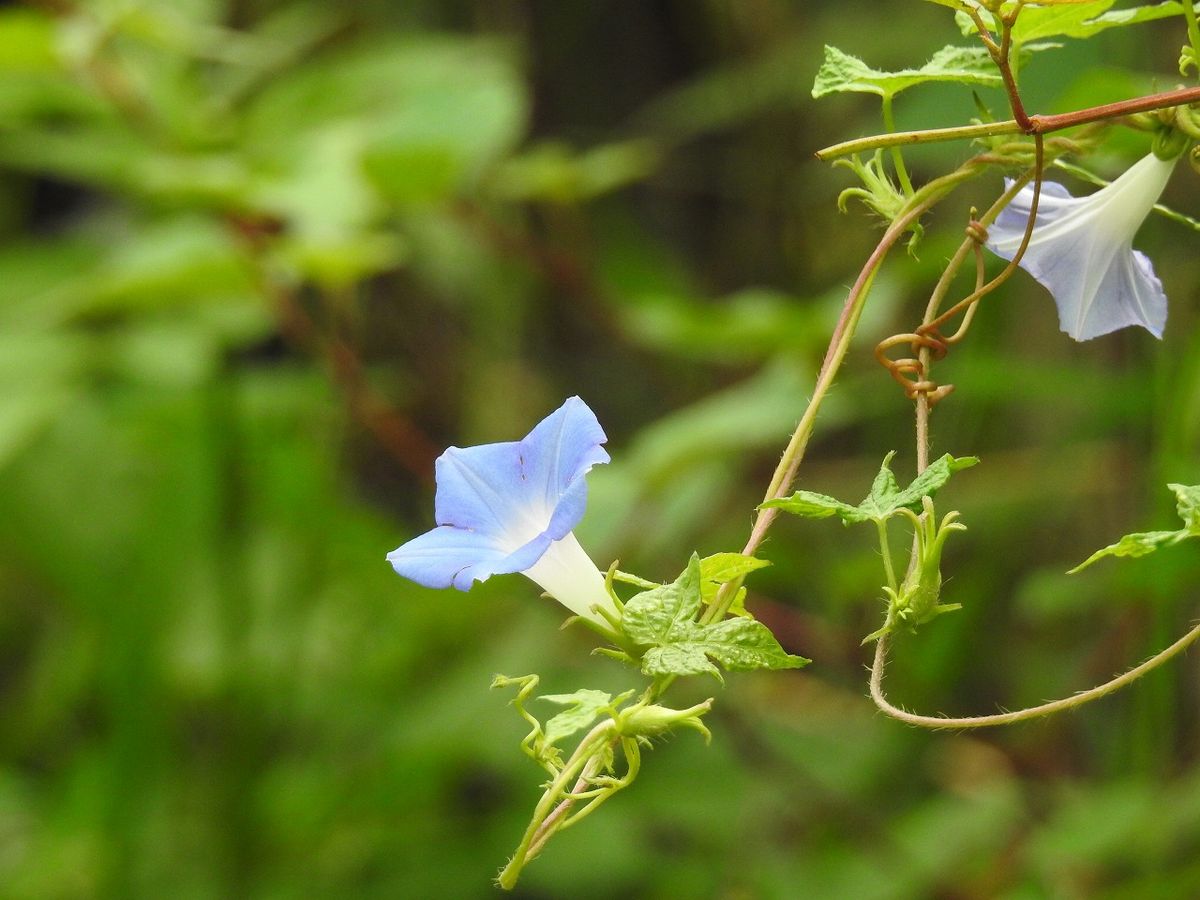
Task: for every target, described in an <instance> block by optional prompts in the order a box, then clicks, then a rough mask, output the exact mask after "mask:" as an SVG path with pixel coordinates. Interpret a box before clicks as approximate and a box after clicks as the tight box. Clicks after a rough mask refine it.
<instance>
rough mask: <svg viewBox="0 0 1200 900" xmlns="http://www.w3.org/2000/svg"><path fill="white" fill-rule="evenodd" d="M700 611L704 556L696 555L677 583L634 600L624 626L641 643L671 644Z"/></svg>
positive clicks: (628, 605) (626, 613)
mask: <svg viewBox="0 0 1200 900" xmlns="http://www.w3.org/2000/svg"><path fill="white" fill-rule="evenodd" d="M699 610H700V557H699V556H698V555H696V554H695V553H693V554H692V558H691V560H690V561H689V562H688V566H687V568H686V569H684V570H683V572H682V573H680V575H679V577H678V578H676V579H675V580H674V581H673V582H671V583H670V584H664V585H663V586H662V587H657V588H653V589H652V590H649V591H642V593H640V594H635V595H634V596H633V597H631V598H630V600H629V602H628V603H626V604H625V612H624V615H623V616H622V619H621V623H622V626H623V627H624V629H625V633H626V634H628V635H629V636H630V637H631V638H633V640H634V641H635V642H637V643H638V644H642V645H644V646H651V645H654V644H667V643H670V642H671V639H672V638H671V636H672V635H673V634H674V633H676V632H677V631H678V629H679V628H680V626H682V625H684V624H686V623H688V622H690V621H691V620H692V619H694V618H695V616H696V613H697V612H698V611H699Z"/></svg>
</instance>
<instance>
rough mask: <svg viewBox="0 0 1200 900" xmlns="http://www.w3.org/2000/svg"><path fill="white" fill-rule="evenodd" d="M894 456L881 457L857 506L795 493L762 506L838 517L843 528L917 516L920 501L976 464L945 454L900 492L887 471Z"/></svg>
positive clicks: (971, 459)
mask: <svg viewBox="0 0 1200 900" xmlns="http://www.w3.org/2000/svg"><path fill="white" fill-rule="evenodd" d="M893 456H895V453H894V452H892V453H889V454H888V455H887V456H885V457H884V459H883V465H882V466H880V467H879V474H878V475H876V476H875V481H874V483H873V484H872V485H871V493H870V494H868V495H867V497H866V499H864V500H863V501H862V503H860V504H858V506H851V505H850V504H849V503H843V502H842V501H840V500H835V499H834V498H832V497H827V496H825V495H824V494H815V493H813V492H811V491H797V492H796V493H795V494H793V495H792V496H791V497H785V498H781V499H779V500H769V501H767V502H766V503H764V504H762V506H763V507H765V508H775V509H782V510H784V511H786V512H790V513H792V514H794V515H798V516H806V517H808V518H811V519H823V518H827V517H829V516H833V515H837V516H841V519H842V522H843V523H844V524H846V525H850V524H852V523H857V522H883V521H886V520H887V519H890V518H891V517H892V516H894V515H896V514H897V513H899V512H900V511H901V510H902V509H909V510H912V511H913V512H918V511H919V510H920V506H921V500H922V498H924V497H929V496H932V495H933V494H934V493H936V492H937V490H938V489H939V488H940V487H942V486H943V485H944V484H945V483H946V482H947V481H949V480H950V476H951V475H953V474H954V473H955V472H957V471H959V470H960V469H967V468H970V467H971V466H973V465H975V464H976V463H977V462H979V460H978V458H976V457H974V456H964V457H954V456H951V455H950V454H949V453H947V454H946V455H945V456H943V457H942V458H941V459H939V460H937V461H936V462H934V463H933V464H931V465H930V466H929V467H927V468H926V469H925V471H924V472H922V473H921V474H920V475H918V476H917V477H916V478H915V479H913V481H912V483H911V484H910V485H909V486H908V487H906V488H904V490H900V488H899V485H898V483H897V481H896V476H895V475H893V474H892V470H891V467H890V463H891V461H892V457H893Z"/></svg>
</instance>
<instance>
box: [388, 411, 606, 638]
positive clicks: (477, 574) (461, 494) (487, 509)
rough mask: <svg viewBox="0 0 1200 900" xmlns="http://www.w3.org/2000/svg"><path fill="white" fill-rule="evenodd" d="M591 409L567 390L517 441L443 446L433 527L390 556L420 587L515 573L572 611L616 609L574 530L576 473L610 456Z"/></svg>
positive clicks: (580, 476)
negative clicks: (560, 401) (565, 396)
mask: <svg viewBox="0 0 1200 900" xmlns="http://www.w3.org/2000/svg"><path fill="white" fill-rule="evenodd" d="M606 440H607V438H606V437H605V435H604V430H603V429H602V428H601V427H600V423H599V422H598V421H596V416H595V414H594V413H593V412H592V411H591V410H590V409H588V406H587V404H586V403H584V402H583V401H582V400H580V399H579V398H578V397H571V398H570V399H568V400H567V401H566V402H565V403H564V404H563V405H562V406H561V407H559V408H558V409H557V410H555V411H554V412H552V413H551V414H550V415H549V416H547V417H546V418H545V419H543V420H542V421H541V422H540V423H538V425H537V426H536V427H535V428H534V429H533V430H532V431H531V432H529V434H527V435H526V436H525V437H524V439H522V440H520V441H508V442H506V443H501V444H482V445H480V446H478V447H467V448H465V449H461V448H459V447H451V448H450V449H449V450H447V451H446V452H445V453H443V454H442V455H441V456H440V457H438V460H437V465H436V474H437V492H436V494H435V497H434V518H435V520H436V521H437V526H438V527H436V528H434V529H433V530H432V531H427V532H426V533H425V534H422V535H420V536H418V537H415V538H413V539H412V540H411V541H409V542H408V543H406V544H404V545H403V546H402V547H400V548H398V549H396V550H393V551H392V552H391V553H389V554H388V557H387V558H388V562H390V563H391V564H392V567H393V568H394V569H395V570H396V572H397V573H399V574H400V575H403V576H404V577H405V578H409V579H412V580H413V581H415V582H417V583H418V584H423V585H425V586H426V587H434V588H446V587H450V586H451V585H453V586H454V587H456V588H458V589H459V590H460V591H465V590H468V589H469V588H470V587H471V585H472V583H473V582H476V581H486V580H487V579H488V578H489V577H491V576H492V575H502V574H506V573H509V572H522V573H524V574H525V575H527V576H528V577H529V578H531V579H533V580H534V581H535V582H536V583H537V584H539V585H540V586H541V587H542V589H543V590H544V591H546V593H548V594H550V595H551V596H552V597H554V599H555V600H557V601H558V602H559V603H561V604H562V605H563V606H565V607H566V608H567V609H569V610H571V612H573V613H575V614H576V615H578V616H582V617H584V618H586V619H590V620H591V621H593V622H596V623H598V624H601V625H607V623H606V622H605V620H604V618H603V617H602V616H600V615H599V614H598V613H597V612H596V611H595V610H596V609H603V610H605V611H607V612H608V613H609V614H610V615H612V616H614V617H616V616H617V610H616V607H615V606H614V604H613V602H612V598H610V597H609V595H608V591H607V590H606V588H605V586H604V576H603V575H602V574H601V572H600V570H599V569H597V568H596V565H595V563H593V562H592V561H591V559H589V558H588V555H587V553H585V552H584V550H583V548H582V547H581V546H579V541H577V540H576V539H575V535H574V534H573V533H572V531H571V529H573V528H574V527H575V526H576V525H577V524H578V523H579V520H580V519H582V518H583V511H584V507H585V506H586V505H587V482H586V480H585V479H584V476H585V475H586V474H587V473H588V471H589V470H590V469H591V468H592V466H594V465H597V464H600V463H606V462H608V454H607V453H606V452H605V451H604V448H602V447H601V446H600V445H601V444H603V443H604V442H605V441H606Z"/></svg>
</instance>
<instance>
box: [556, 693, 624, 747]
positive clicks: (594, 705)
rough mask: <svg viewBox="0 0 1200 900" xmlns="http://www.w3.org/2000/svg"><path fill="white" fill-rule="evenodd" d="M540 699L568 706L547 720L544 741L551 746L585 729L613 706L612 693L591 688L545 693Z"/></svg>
mask: <svg viewBox="0 0 1200 900" xmlns="http://www.w3.org/2000/svg"><path fill="white" fill-rule="evenodd" d="M538 699H539V700H545V701H547V702H549V703H556V704H558V705H559V706H565V707H567V708H566V709H564V710H563V711H562V712H560V713H558V714H557V715H555V716H552V717H551V718H550V720H549V721H547V722H546V726H545V734H544V736H543V741H544V742H545V743H546V744H547V745H549V746H554V745H555V744H557V743H558V742H559V741H561V740H562V739H563V738H567V737H570V736H571V735H573V734H575V732H577V731H583V729H585V728H587V727H588V726H589V725H591V724H592V722H594V721H595V720H596V718H597V717H598V716H600V715H601V713H603V712H605V711H606V710H607V709H608V708H609V707H611V706H612V702H613V698H612V694H606V693H605V692H604V691H594V690H591V689H589V688H584V689H582V690H578V691H575V692H574V693H573V694H543V695H542V696H541V697H538Z"/></svg>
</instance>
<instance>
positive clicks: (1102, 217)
mask: <svg viewBox="0 0 1200 900" xmlns="http://www.w3.org/2000/svg"><path fill="white" fill-rule="evenodd" d="M1173 168H1174V162H1173V161H1170V160H1166V161H1164V160H1160V159H1158V158H1157V157H1156V156H1154V155H1153V154H1151V155H1149V156H1147V157H1145V158H1144V159H1142V160H1140V161H1139V162H1137V163H1136V164H1134V165H1133V166H1132V167H1130V169H1129V170H1128V171H1127V172H1125V174H1124V175H1122V176H1121V177H1120V178H1118V179H1117V180H1116V181H1114V182H1113V183H1112V184H1110V185H1108V186H1107V187H1105V188H1102V189H1101V190H1099V191H1096V192H1094V193H1092V194H1090V195H1088V196H1086V197H1072V196H1071V195H1070V193H1069V192H1068V191H1067V190H1066V188H1064V187H1063V186H1062V185H1060V184H1056V183H1055V182H1045V183H1044V184H1043V185H1042V195H1041V199H1040V201H1039V203H1038V213H1037V219H1036V222H1035V224H1034V229H1033V234H1032V236H1031V239H1030V241H1029V246H1028V249H1027V250H1026V251H1025V255H1024V256H1023V257H1022V258H1021V268H1023V269H1025V270H1026V271H1027V272H1029V273H1030V274H1031V275H1032V276H1033V277H1034V278H1036V279H1037V280H1038V281H1039V282H1040V283H1041V284H1042V285H1043V286H1044V287H1045V288H1046V289H1047V290H1049V291H1050V293H1051V294H1052V295H1053V297H1054V301H1055V304H1056V305H1057V306H1058V317H1059V324H1060V326H1061V328H1062V330H1063V331H1065V332H1066V333H1067V334H1069V335H1070V336H1071V337H1072V338H1074V339H1075V340H1077V341H1086V340H1089V339H1091V338H1094V337H1099V336H1100V335H1102V334H1108V333H1109V332H1111V331H1116V330H1117V329H1119V328H1124V327H1125V326H1127V325H1140V326H1142V327H1143V328H1145V329H1146V330H1148V331H1149V332H1150V333H1151V334H1153V335H1154V336H1155V337H1162V332H1163V327H1164V326H1165V324H1166V319H1167V298H1166V295H1165V294H1164V293H1163V290H1162V283H1161V282H1160V281H1159V280H1158V278H1157V276H1156V275H1155V274H1154V268H1153V266H1151V264H1150V261H1149V260H1148V259H1147V258H1146V257H1145V256H1144V255H1143V254H1141V253H1138V252H1136V251H1135V250H1133V247H1132V243H1133V237H1134V234H1135V233H1136V232H1137V230H1138V228H1139V227H1140V226H1141V224H1142V222H1143V221H1144V220H1145V218H1146V216H1147V215H1148V214H1149V213H1150V210H1151V209H1152V208H1153V206H1154V203H1155V202H1156V201H1157V200H1158V196H1159V194H1161V193H1162V190H1163V188H1164V187H1165V186H1166V183H1167V180H1168V179H1169V178H1170V175H1171V171H1172V169H1173ZM1009 184H1011V182H1009ZM1032 199H1033V188H1032V187H1031V186H1028V185H1027V186H1026V187H1024V188H1022V190H1021V191H1020V192H1019V193H1018V194H1017V196H1016V197H1014V198H1013V200H1012V202H1011V203H1010V204H1009V205H1008V207H1006V208H1005V209H1004V210H1003V211H1002V212H1001V213H1000V215H999V216H998V217H997V219H996V222H995V224H994V225H993V226H992V227H991V229H989V235H988V242H987V246H988V248H989V249H990V250H991V251H992V252H994V253H995V254H996V255H997V256H1000V257H1002V258H1004V259H1012V258H1013V256H1015V255H1016V252H1017V249H1018V248H1019V247H1020V245H1021V242H1022V240H1023V238H1024V234H1025V227H1026V223H1027V222H1028V218H1029V210H1030V205H1031V203H1032Z"/></svg>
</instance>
